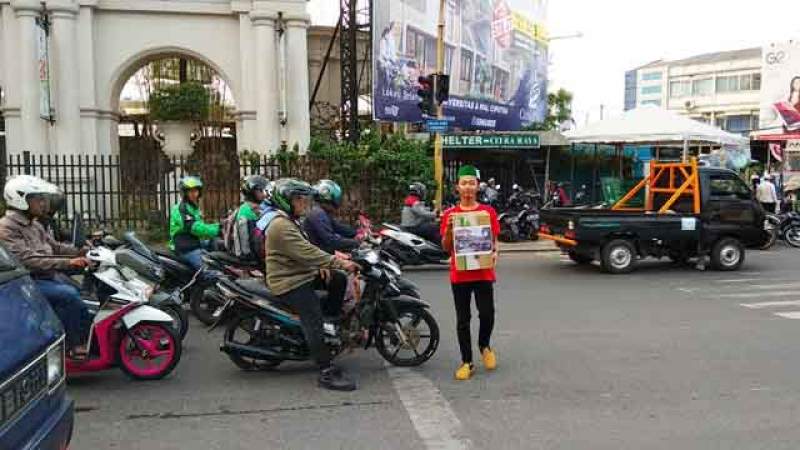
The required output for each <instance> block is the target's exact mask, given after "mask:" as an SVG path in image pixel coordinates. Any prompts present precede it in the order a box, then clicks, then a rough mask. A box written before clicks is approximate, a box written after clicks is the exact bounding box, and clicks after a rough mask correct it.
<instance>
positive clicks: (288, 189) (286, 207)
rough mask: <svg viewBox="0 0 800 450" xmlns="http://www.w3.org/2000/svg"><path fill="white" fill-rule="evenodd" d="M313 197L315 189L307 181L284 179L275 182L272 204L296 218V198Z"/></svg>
mask: <svg viewBox="0 0 800 450" xmlns="http://www.w3.org/2000/svg"><path fill="white" fill-rule="evenodd" d="M312 195H314V188H313V187H311V185H310V184H308V183H306V182H305V181H302V180H298V179H296V178H282V179H280V180H278V181H276V182H275V190H274V191H273V192H272V203H273V204H274V205H275V207H276V208H278V209H280V210H281V211H283V212H285V213H287V214H289V215H290V216H294V208H292V199H293V198H295V197H310V196H312Z"/></svg>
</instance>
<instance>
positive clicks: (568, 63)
mask: <svg viewBox="0 0 800 450" xmlns="http://www.w3.org/2000/svg"><path fill="white" fill-rule="evenodd" d="M338 4H339V0H310V2H309V11H310V12H311V15H312V20H313V21H314V23H317V24H335V23H336V20H337V18H338ZM798 5H800V0H760V1H755V2H749V1H744V0H551V1H550V10H549V24H548V27H549V29H550V34H551V36H559V35H566V34H573V33H575V32H582V33H583V34H584V37H583V38H581V39H570V40H557V41H554V42H552V43H551V48H550V50H551V59H552V66H551V67H550V78H551V89H554V88H555V89H557V88H559V87H563V88H565V89H567V90H569V91H572V92H573V93H574V94H575V105H574V107H575V120H576V121H577V122H578V124H579V125H583V124H584V123H585V121H586V120H587V115H588V117H589V120H590V121H591V120H596V119H598V118H599V115H600V105H605V114H606V115H607V116H608V115H609V114H611V115H613V114H617V113H619V112H621V111H622V104H623V98H624V92H623V89H624V76H625V71H626V70H628V69H632V68H635V67H637V66H639V65H642V64H645V63H648V62H650V61H654V60H657V59H661V58H666V59H674V58H681V57H686V56H692V55H695V54H700V53H707V52H714V51H721V50H736V49H741V48H748V47H760V46H762V45H763V44H765V43H767V42H770V41H773V40H788V39H791V38H794V39H800V8H799V7H798Z"/></svg>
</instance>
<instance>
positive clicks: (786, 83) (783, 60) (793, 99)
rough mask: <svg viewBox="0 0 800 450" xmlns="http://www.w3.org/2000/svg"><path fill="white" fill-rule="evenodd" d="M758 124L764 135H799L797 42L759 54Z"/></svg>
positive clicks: (799, 44) (799, 56) (799, 45)
mask: <svg viewBox="0 0 800 450" xmlns="http://www.w3.org/2000/svg"><path fill="white" fill-rule="evenodd" d="M762 58H763V61H762V63H763V69H762V70H763V74H762V82H761V124H760V128H761V129H762V130H764V131H767V132H774V133H775V134H781V133H783V132H800V42H792V41H789V42H785V43H776V44H772V45H768V46H766V47H764V49H763V51H762Z"/></svg>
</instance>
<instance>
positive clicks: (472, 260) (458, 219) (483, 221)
mask: <svg viewBox="0 0 800 450" xmlns="http://www.w3.org/2000/svg"><path fill="white" fill-rule="evenodd" d="M453 241H454V242H453V248H454V249H455V259H456V261H455V262H456V270H458V271H465V270H480V269H491V268H492V265H493V264H494V261H493V258H492V253H493V252H494V237H493V236H492V222H491V218H490V217H489V213H487V212H486V211H475V212H467V213H458V214H454V215H453Z"/></svg>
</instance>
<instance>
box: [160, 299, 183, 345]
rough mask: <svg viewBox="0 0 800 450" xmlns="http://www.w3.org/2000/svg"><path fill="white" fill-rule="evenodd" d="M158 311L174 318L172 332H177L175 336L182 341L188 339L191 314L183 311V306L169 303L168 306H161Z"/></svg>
mask: <svg viewBox="0 0 800 450" xmlns="http://www.w3.org/2000/svg"><path fill="white" fill-rule="evenodd" d="M158 309H160V310H161V311H164V312H165V313H167V314H169V316H170V317H172V331H174V332H175V335H177V336H178V337H179V338H180V339H181V341H183V340H184V339H186V333H188V332H189V313H188V312H186V310H185V309H183V306H181V305H178V304H176V303H169V304H166V305H159V306H158Z"/></svg>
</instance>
